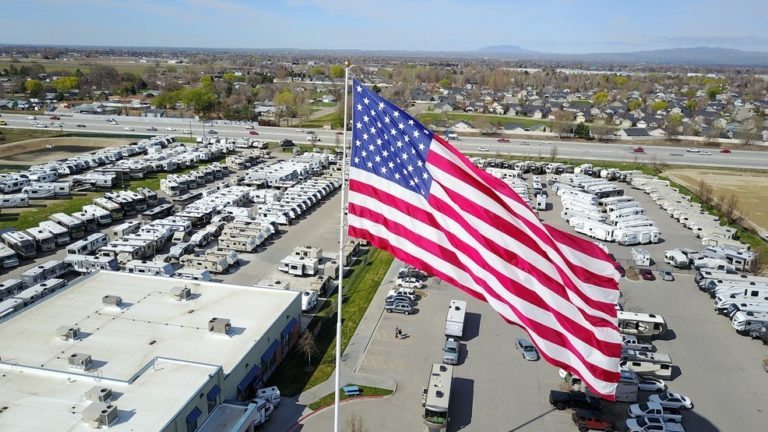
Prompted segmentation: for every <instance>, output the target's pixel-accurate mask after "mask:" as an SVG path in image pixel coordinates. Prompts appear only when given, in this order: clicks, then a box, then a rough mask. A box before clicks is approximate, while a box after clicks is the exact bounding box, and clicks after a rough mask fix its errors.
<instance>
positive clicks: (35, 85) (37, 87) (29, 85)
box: [24, 79, 43, 98]
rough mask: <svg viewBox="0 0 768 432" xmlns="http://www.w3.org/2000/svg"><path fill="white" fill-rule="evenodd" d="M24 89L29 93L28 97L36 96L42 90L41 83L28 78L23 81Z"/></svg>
mask: <svg viewBox="0 0 768 432" xmlns="http://www.w3.org/2000/svg"><path fill="white" fill-rule="evenodd" d="M24 89H25V90H26V91H27V93H29V97H33V98H34V97H38V96H40V94H41V93H42V92H43V83H41V82H40V81H38V80H35V79H30V80H27V81H26V82H25V83H24Z"/></svg>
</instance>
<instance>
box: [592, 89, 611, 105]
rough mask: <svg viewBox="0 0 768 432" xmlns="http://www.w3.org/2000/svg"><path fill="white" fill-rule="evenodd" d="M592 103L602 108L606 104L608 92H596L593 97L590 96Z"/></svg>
mask: <svg viewBox="0 0 768 432" xmlns="http://www.w3.org/2000/svg"><path fill="white" fill-rule="evenodd" d="M592 102H594V103H595V105H598V106H603V105H605V104H606V103H607V102H608V92H604V91H602V92H597V93H595V95H594V96H592Z"/></svg>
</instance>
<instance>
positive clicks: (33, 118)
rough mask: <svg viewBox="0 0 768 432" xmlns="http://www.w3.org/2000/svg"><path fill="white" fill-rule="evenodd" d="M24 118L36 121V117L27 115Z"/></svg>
mask: <svg viewBox="0 0 768 432" xmlns="http://www.w3.org/2000/svg"><path fill="white" fill-rule="evenodd" d="M24 118H25V119H27V120H37V117H35V116H33V115H28V116H26V117H24Z"/></svg>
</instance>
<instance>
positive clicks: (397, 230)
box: [349, 200, 621, 377]
mask: <svg viewBox="0 0 768 432" xmlns="http://www.w3.org/2000/svg"><path fill="white" fill-rule="evenodd" d="M398 201H400V200H398ZM349 212H350V213H351V214H354V215H356V216H359V217H361V218H365V219H368V220H370V221H372V222H375V223H377V224H379V225H382V226H384V227H385V228H386V229H387V230H388V231H389V232H391V233H393V234H392V235H393V236H399V237H402V238H404V239H406V240H408V241H410V242H412V243H413V244H414V245H417V246H418V247H419V248H421V249H423V250H426V251H428V252H429V253H431V254H433V255H435V256H438V257H441V258H442V259H443V260H444V261H446V262H448V263H450V264H451V265H453V266H455V267H458V268H460V269H463V270H464V271H465V272H466V273H468V274H469V275H470V277H472V279H473V280H474V281H475V283H476V284H477V285H478V286H479V287H481V288H482V289H483V291H485V293H486V295H488V296H490V297H493V298H494V299H495V300H497V301H499V302H501V303H504V304H507V305H508V306H509V307H510V309H512V310H513V311H514V313H515V315H516V316H517V319H518V320H519V321H520V322H522V323H523V325H525V326H527V328H529V329H532V330H533V331H534V332H535V333H536V334H538V335H540V337H542V338H543V339H546V340H548V341H550V342H551V343H553V344H556V345H560V346H562V347H563V348H565V349H567V350H568V351H570V352H571V353H572V354H573V355H574V356H575V357H578V358H579V359H580V360H581V361H582V362H583V363H585V364H587V365H588V367H589V369H590V371H592V373H593V374H594V375H595V376H598V377H600V375H599V374H600V373H604V372H607V371H605V370H604V369H602V368H600V367H599V366H597V365H593V364H591V363H589V362H588V361H587V360H586V359H585V358H584V356H583V355H582V354H581V352H579V351H578V349H577V348H576V347H574V346H573V345H572V344H571V343H570V340H569V339H567V338H564V337H563V334H562V333H560V332H558V331H556V330H553V329H551V328H550V327H547V326H545V325H543V324H540V323H539V322H538V321H535V320H532V319H530V318H528V317H527V316H526V315H525V314H523V313H521V311H520V310H518V309H516V308H515V307H514V306H512V305H510V304H509V303H508V302H507V301H506V300H505V299H504V298H503V297H502V296H501V295H500V294H498V293H496V292H495V291H494V290H493V289H492V288H491V287H490V285H489V284H488V283H487V282H486V281H484V280H483V279H482V278H480V277H479V276H477V275H476V274H475V273H474V272H473V271H470V270H469V269H468V268H467V266H466V264H465V263H464V262H463V261H462V260H461V259H460V258H458V257H457V256H456V254H455V253H454V252H453V251H451V250H449V249H447V248H445V247H443V246H441V245H439V244H437V243H435V242H433V241H432V240H430V239H427V238H425V237H423V236H421V235H419V234H417V233H415V232H413V231H411V230H410V229H409V228H408V227H406V226H404V225H401V224H399V223H397V222H394V221H392V220H391V219H389V218H387V217H385V216H384V215H382V214H380V213H378V212H376V211H374V210H372V209H369V208H366V207H363V206H359V205H357V204H350V207H349ZM351 229H352V227H350V230H351ZM350 234H351V235H355V234H352V232H351V231H350ZM369 235H371V236H372V235H373V234H370V233H369ZM446 235H450V234H449V233H446ZM450 236H451V237H453V236H452V235H450ZM454 241H455V242H457V243H459V244H458V245H457V244H456V243H454ZM451 243H452V245H454V246H455V247H456V248H457V249H459V250H461V251H462V252H463V253H464V254H466V255H467V256H469V257H470V258H473V262H474V263H475V264H476V265H477V266H479V267H482V268H484V269H485V270H486V271H488V272H489V273H491V274H492V275H493V276H494V277H495V278H496V279H497V280H499V282H500V283H501V284H502V285H503V286H505V287H507V288H508V289H509V292H510V293H511V294H512V295H515V296H516V297H518V298H525V299H526V301H528V302H529V303H531V304H534V305H536V306H537V307H539V308H540V309H543V310H550V311H551V312H552V314H553V316H554V318H555V320H556V321H557V322H558V323H559V324H560V325H561V326H562V327H563V328H567V329H569V330H570V331H571V334H573V335H574V336H575V337H577V338H578V339H579V340H581V341H583V342H584V343H586V344H587V345H590V346H592V347H593V348H595V349H596V350H599V351H600V352H602V353H603V354H605V355H606V356H608V357H618V352H620V350H621V348H620V345H619V344H615V343H609V342H605V341H602V340H599V339H597V338H595V337H594V333H593V332H592V331H591V330H589V329H586V328H584V327H583V326H581V325H580V324H578V323H576V322H574V321H572V320H571V319H570V318H568V317H566V316H564V315H561V314H559V313H558V312H557V311H555V310H551V308H550V307H549V306H548V305H547V304H546V302H544V300H543V299H541V297H540V296H539V295H538V294H537V293H536V292H535V291H533V290H530V289H528V288H526V287H524V286H522V285H520V284H518V283H516V282H515V281H512V280H511V279H509V278H507V277H506V276H504V275H502V274H501V273H500V272H498V271H496V270H495V269H494V268H493V266H489V265H488V264H487V263H486V262H485V261H484V260H483V258H482V257H481V256H480V255H479V254H478V253H477V252H476V251H475V250H474V249H473V248H472V247H470V246H468V245H466V244H464V243H463V242H461V241H460V240H459V239H456V238H455V237H454V238H453V239H452V240H451ZM392 253H393V254H394V255H395V256H397V257H398V258H400V259H403V260H404V261H406V262H408V260H409V258H410V257H412V255H410V254H409V253H408V252H406V251H403V250H399V249H398V250H397V251H392ZM401 255H402V256H401ZM430 267H431V266H430ZM452 281H454V282H455V280H453V279H452ZM510 288H512V289H510ZM519 293H522V294H524V295H522V296H521V295H518V294H519ZM590 366H591V367H590ZM614 373H615V372H614Z"/></svg>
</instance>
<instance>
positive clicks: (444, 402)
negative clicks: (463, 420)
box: [421, 363, 453, 432]
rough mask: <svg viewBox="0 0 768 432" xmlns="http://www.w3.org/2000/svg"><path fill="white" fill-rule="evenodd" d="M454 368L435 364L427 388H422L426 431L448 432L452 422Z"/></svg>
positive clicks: (423, 416)
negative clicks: (449, 423)
mask: <svg viewBox="0 0 768 432" xmlns="http://www.w3.org/2000/svg"><path fill="white" fill-rule="evenodd" d="M452 383H453V366H450V365H446V364H440V363H435V364H433V365H432V370H431V372H430V374H429V381H428V382H427V386H426V387H424V388H422V396H421V406H423V407H424V414H423V415H422V418H423V419H424V430H425V431H426V432H446V431H447V430H448V422H449V420H450V408H451V403H450V402H451V385H452Z"/></svg>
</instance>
